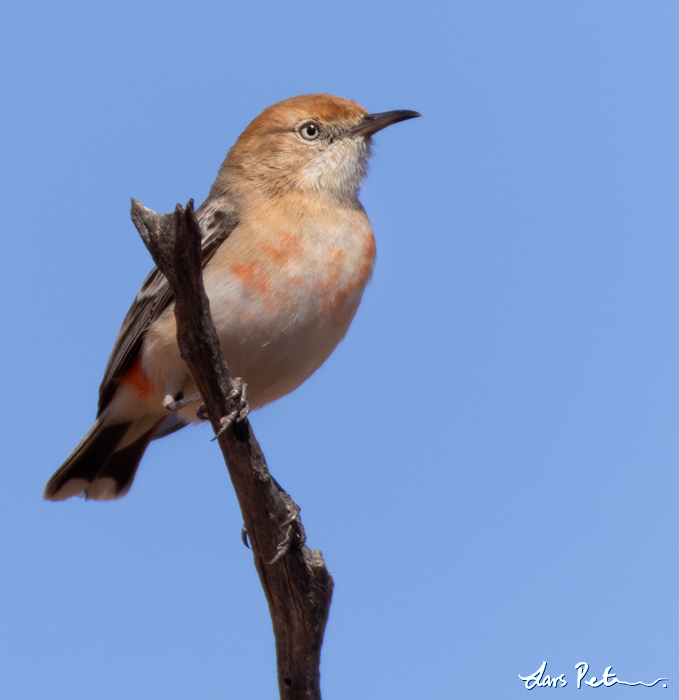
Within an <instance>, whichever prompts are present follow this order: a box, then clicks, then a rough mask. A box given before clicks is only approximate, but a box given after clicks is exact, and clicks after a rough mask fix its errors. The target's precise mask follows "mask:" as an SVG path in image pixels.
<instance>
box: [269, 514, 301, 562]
mask: <svg viewBox="0 0 679 700" xmlns="http://www.w3.org/2000/svg"><path fill="white" fill-rule="evenodd" d="M297 516H298V513H295V515H293V516H292V517H291V518H290V519H289V520H286V521H285V522H284V523H283V525H282V526H281V530H283V528H286V527H287V531H286V532H285V535H284V536H283V540H282V541H281V542H280V543H279V545H278V547H277V551H276V556H275V557H274V558H273V559H272V560H271V561H270V562H269V566H271V565H272V564H275V563H276V562H277V561H278V560H279V559H282V558H283V557H284V556H285V555H286V554H287V553H288V552H289V551H290V550H291V549H292V547H293V545H294V546H295V548H299V547H303V546H304V544H305V543H306V532H304V526H303V525H302V521H301V520H300V519H299V518H298V517H297Z"/></svg>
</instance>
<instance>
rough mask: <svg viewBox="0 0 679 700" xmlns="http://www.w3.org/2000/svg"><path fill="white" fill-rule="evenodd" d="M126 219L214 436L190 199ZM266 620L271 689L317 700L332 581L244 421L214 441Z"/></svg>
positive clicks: (218, 357) (210, 340)
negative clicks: (166, 300)
mask: <svg viewBox="0 0 679 700" xmlns="http://www.w3.org/2000/svg"><path fill="white" fill-rule="evenodd" d="M131 216H132V221H133V222H134V225H135V226H136V227H137V230H138V231H139V234H140V235H141V237H142V239H143V241H144V243H145V245H146V247H147V248H148V250H149V252H150V253H151V256H152V257H153V260H154V262H155V263H156V265H157V266H158V268H159V270H160V271H161V272H162V273H163V274H164V275H165V277H166V278H167V280H168V282H169V284H170V288H171V289H172V293H173V294H174V298H175V309H174V313H175V318H176V319H177V342H178V344H179V348H180V351H181V355H182V358H183V359H184V360H185V361H186V364H187V365H188V367H189V369H190V371H191V373H192V374H193V376H194V378H195V380H196V384H197V385H198V390H199V391H200V393H201V396H202V398H203V402H204V403H205V407H206V409H207V413H208V415H209V416H210V422H211V423H212V427H213V429H214V430H215V434H216V433H217V432H218V431H219V429H220V427H221V424H220V419H221V418H223V417H224V416H227V415H228V413H229V411H230V409H231V408H232V406H231V403H232V401H231V400H230V399H229V394H230V392H231V390H232V388H233V387H232V383H231V379H230V377H229V372H228V369H227V367H226V363H225V361H224V356H223V354H222V351H221V348H220V345H219V340H218V338H217V332H216V330H215V327H214V323H213V322H212V318H211V316H210V304H209V301H208V298H207V296H206V294H205V288H204V286H203V277H202V269H201V237H200V227H199V225H198V222H197V221H196V218H195V216H194V213H193V201H190V202H189V203H188V205H187V207H186V210H184V209H182V207H181V206H179V205H177V207H176V208H175V211H174V213H172V214H162V215H161V214H157V213H155V212H153V211H151V210H150V209H147V208H146V207H144V206H143V205H142V204H141V203H140V202H137V201H136V200H134V199H133V200H132V212H131ZM219 446H220V447H221V449H222V453H223V455H224V459H225V461H226V466H227V468H228V470H229V475H230V477H231V481H232V483H233V486H234V489H235V491H236V495H237V497H238V502H239V504H240V508H241V512H242V514H243V522H244V523H245V528H246V531H247V534H248V538H249V541H250V544H251V546H252V552H253V555H254V560H255V567H256V569H257V573H258V574H259V578H260V581H261V584H262V588H263V589H264V594H265V596H266V599H267V602H268V604H269V612H270V614H271V620H272V622H273V630H274V636H275V640H276V658H277V665H278V686H279V690H280V696H281V698H282V699H284V700H297V699H301V698H305V699H312V700H313V699H316V698H318V699H319V700H320V697H321V693H320V673H319V664H320V658H321V645H322V643H323V633H324V631H325V625H326V622H327V619H328V612H329V610H330V600H331V597H332V588H333V580H332V577H331V576H330V574H329V572H328V570H327V569H326V567H325V563H324V561H323V557H322V555H321V552H320V551H319V550H313V549H308V548H307V547H306V546H305V545H304V543H303V539H304V535H303V532H304V531H303V529H302V528H301V523H300V522H299V508H298V506H297V505H296V504H295V503H294V502H293V501H292V499H291V498H290V497H289V496H288V494H286V493H285V492H284V491H282V489H280V487H279V486H278V484H277V483H276V482H275V480H274V479H272V477H271V476H270V474H269V470H268V468H267V465H266V461H265V459H264V455H263V454H262V451H261V449H260V447H259V444H258V442H257V440H256V439H255V436H254V433H253V432H252V429H251V427H250V423H249V422H248V421H247V419H246V420H244V421H242V422H238V423H234V424H233V425H232V426H231V427H230V428H229V429H228V430H226V431H225V433H224V434H223V435H222V436H221V437H220V438H219Z"/></svg>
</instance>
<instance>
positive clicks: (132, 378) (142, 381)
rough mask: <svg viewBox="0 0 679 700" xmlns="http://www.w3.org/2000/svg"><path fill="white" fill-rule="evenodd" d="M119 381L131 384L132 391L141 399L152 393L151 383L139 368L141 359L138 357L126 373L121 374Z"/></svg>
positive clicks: (140, 367)
mask: <svg viewBox="0 0 679 700" xmlns="http://www.w3.org/2000/svg"><path fill="white" fill-rule="evenodd" d="M120 380H121V381H124V382H127V383H128V384H131V385H132V387H133V388H134V390H135V391H136V392H137V393H138V394H139V396H140V397H142V398H144V397H146V396H148V395H149V394H151V393H152V392H153V391H154V389H153V387H152V385H151V382H150V381H149V379H148V377H147V376H146V375H145V374H144V370H143V369H142V366H141V359H140V358H139V357H137V359H136V360H135V361H134V362H133V363H132V365H131V366H130V368H129V369H128V370H127V372H125V374H123V376H122V377H121V378H120Z"/></svg>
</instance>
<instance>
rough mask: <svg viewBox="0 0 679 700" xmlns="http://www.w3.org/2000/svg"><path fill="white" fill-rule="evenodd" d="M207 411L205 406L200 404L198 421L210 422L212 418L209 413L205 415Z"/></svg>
mask: <svg viewBox="0 0 679 700" xmlns="http://www.w3.org/2000/svg"><path fill="white" fill-rule="evenodd" d="M205 411H206V408H205V404H204V403H202V404H200V406H198V408H197V409H196V418H198V420H210V416H208V415H207V413H205Z"/></svg>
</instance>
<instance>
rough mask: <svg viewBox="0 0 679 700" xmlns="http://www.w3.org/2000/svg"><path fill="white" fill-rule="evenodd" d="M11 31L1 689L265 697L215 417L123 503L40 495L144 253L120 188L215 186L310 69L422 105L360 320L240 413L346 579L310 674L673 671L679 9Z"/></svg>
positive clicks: (397, 14)
mask: <svg viewBox="0 0 679 700" xmlns="http://www.w3.org/2000/svg"><path fill="white" fill-rule="evenodd" d="M0 32H1V33H2V42H1V43H0V66H1V67H0V75H1V77H0V92H1V94H2V105H3V106H2V129H1V130H0V139H1V141H2V144H1V149H2V166H1V168H0V179H1V183H0V184H1V189H2V193H3V200H4V207H3V209H4V211H3V217H2V219H3V221H2V256H1V258H0V286H1V293H2V302H3V303H2V318H3V321H2V327H3V342H2V349H1V350H0V352H1V353H2V360H3V362H2V367H3V372H2V386H3V395H4V399H3V400H2V402H1V405H0V411H2V444H3V457H2V471H1V474H2V489H1V495H0V498H1V499H2V507H1V508H0V562H1V566H0V697H2V698H11V699H12V700H24V699H30V700H34V699H36V698H39V699H41V700H42V699H43V698H45V699H49V700H60V699H62V698H63V699H68V700H81V699H83V700H91V699H92V698H96V699H97V700H109V699H116V700H118V699H120V698H126V699H129V700H133V699H134V700H136V699H142V698H143V699H148V698H163V699H164V700H165V699H174V698H177V699H180V698H234V699H235V698H238V699H239V700H241V699H242V700H249V699H251V698H252V699H255V698H256V699H261V698H272V699H273V698H275V697H277V688H276V680H275V666H274V647H273V638H272V634H271V629H270V622H269V618H268V612H267V607H266V603H265V600H264V596H263V594H262V592H261V589H260V586H259V583H258V580H257V577H256V574H255V571H254V567H253V565H252V557H251V554H250V552H249V551H248V550H246V549H245V548H244V547H243V545H242V544H241V541H240V528H241V517H240V514H239V511H238V508H237V505H236V501H235V498H234V495H233V493H232V489H231V485H230V483H229V480H228V475H227V472H226V469H225V467H224V465H223V463H222V459H221V454H220V452H219V449H218V447H217V446H216V444H211V443H210V437H211V434H210V429H209V427H207V426H203V427H196V428H192V429H187V430H185V431H182V432H181V433H178V434H176V435H173V436H171V437H168V438H167V439H165V440H163V441H160V442H156V443H154V444H152V445H151V447H150V449H149V451H148V453H147V455H146V457H145V459H144V461H143V463H142V466H141V468H140V471H139V474H138V476H137V479H136V482H135V484H134V487H133V489H132V491H131V492H130V494H129V495H128V496H127V497H125V498H124V499H122V500H121V501H118V502H114V503H92V502H84V501H82V500H79V499H72V500H70V501H68V502H66V503H61V504H53V503H45V502H43V500H42V499H41V496H40V494H41V490H42V487H43V485H44V483H45V481H46V480H47V479H48V477H49V476H50V475H51V474H52V472H53V471H54V470H55V469H56V468H57V467H58V466H59V465H60V463H61V462H62V460H63V459H64V458H65V457H66V455H67V454H68V453H69V452H70V451H71V450H72V449H73V447H75V445H76V444H77V443H78V441H79V440H80V438H81V437H82V436H83V434H84V433H85V431H86V430H87V429H88V428H89V426H90V424H91V423H92V421H93V420H94V417H95V412H96V402H97V390H98V386H99V382H100V380H101V377H102V374H103V370H104V366H105V364H106V360H107V357H108V353H109V350H110V348H111V346H112V343H113V340H114V338H115V336H116V333H117V331H118V328H119V326H120V323H121V321H122V319H123V316H124V314H125V312H126V311H127V308H128V307H129V304H130V303H131V301H132V299H133V298H134V295H135V293H136V291H137V288H138V286H139V284H140V283H141V281H142V280H143V278H144V276H145V274H146V273H147V272H148V270H149V269H150V267H151V265H152V263H151V260H150V257H149V255H148V253H147V252H146V250H145V249H144V247H143V245H142V243H141V241H140V239H139V237H138V235H137V233H136V231H135V229H134V227H133V226H132V224H131V222H130V221H129V198H130V197H131V196H134V197H136V198H137V199H139V200H141V201H142V202H143V203H144V204H146V205H147V206H149V207H152V208H153V209H155V210H158V211H170V210H171V209H172V208H173V207H174V205H175V203H176V202H182V203H185V202H186V201H187V200H188V199H189V198H191V197H193V198H195V200H196V202H197V203H199V202H201V201H202V200H203V199H204V197H205V196H206V195H207V192H208V189H209V187H210V184H211V183H212V181H213V179H214V176H215V174H216V171H217V168H218V166H219V164H220V163H221V161H222V159H223V157H224V155H225V154H226V152H227V150H228V148H229V147H230V146H231V144H232V143H233V142H234V140H235V139H236V137H237V136H238V134H239V133H240V132H241V131H242V129H243V128H244V127H245V126H246V125H247V123H248V122H249V121H250V120H251V119H252V118H253V117H255V116H256V115H257V114H258V113H259V112H260V111H261V110H262V109H263V108H264V107H266V106H267V105H269V104H271V103H273V102H277V101H278V100H281V99H284V98H286V97H290V96H292V95H296V94H303V93H311V92H330V93H333V94H337V95H341V96H344V97H350V98H353V99H355V100H357V101H358V102H359V103H361V104H363V105H364V106H365V107H366V108H368V109H369V110H371V111H386V110H392V109H414V110H418V111H420V112H421V113H422V114H423V115H424V117H423V118H422V119H417V120H412V121H408V122H405V123H403V124H398V125H395V126H393V127H390V128H389V129H387V130H386V131H384V132H381V133H380V134H378V135H377V137H376V138H375V148H374V157H373V160H372V167H371V172H370V176H369V178H368V180H367V183H366V186H365V188H364V191H363V194H362V201H363V203H364V205H365V207H366V209H367V211H368V214H369V216H370V218H371V221H372V223H373V227H374V230H375V233H376V237H377V244H378V261H377V268H376V272H375V276H374V279H373V281H372V283H371V285H370V287H369V288H368V290H367V292H366V295H365V298H364V301H363V304H362V306H361V308H360V310H359V313H358V315H357V317H356V319H355V321H354V324H353V326H352V328H351V330H350V331H349V334H348V336H347V338H346V340H345V341H344V342H343V343H342V344H341V345H340V347H339V348H338V349H337V351H336V352H335V354H334V355H333V356H332V357H331V359H330V360H329V361H328V362H327V363H326V365H325V366H324V367H323V368H322V369H321V370H320V371H319V372H318V373H317V374H316V375H315V376H314V377H313V378H312V379H310V380H309V381H308V382H307V383H306V384H305V385H304V386H303V387H302V388H301V389H300V390H298V391H297V392H296V393H295V394H294V395H292V396H290V397H287V398H285V399H283V400H281V401H279V402H278V403H277V404H275V405H273V406H270V407H268V408H266V409H264V410H262V411H261V412H259V413H257V414H256V415H253V416H252V423H253V426H254V429H255V432H256V435H257V437H258V438H259V440H260V442H261V444H262V447H263V449H264V452H265V454H266V456H267V459H268V461H269V464H270V467H271V470H272V473H273V474H274V475H275V477H276V478H277V479H278V480H279V481H280V482H281V484H283V486H285V488H286V489H287V490H288V491H289V492H290V493H291V494H292V496H293V497H294V498H295V500H296V501H297V502H298V503H299V504H300V505H301V507H302V516H303V520H304V524H305V526H306V528H307V532H308V535H309V545H310V546H312V547H318V548H320V549H322V551H323V554H324V556H325V559H326V562H327V565H328V567H329V569H330V571H331V573H332V574H333V576H334V578H335V582H336V588H335V596H334V601H333V606H332V610H331V614H330V621H329V624H328V628H327V633H326V640H325V646H324V649H323V662H322V687H323V693H324V698H325V699H326V700H339V699H340V698H342V699H344V698H352V699H355V700H364V699H366V700H367V699H373V698H390V700H401V699H403V700H413V699H417V698H444V699H445V698H495V699H497V698H502V699H506V698H519V697H525V696H526V693H527V692H528V691H527V690H526V689H525V688H524V687H523V684H522V683H521V681H520V680H519V678H518V675H519V674H522V675H527V674H529V673H531V672H533V671H535V670H536V669H537V668H538V667H539V666H540V664H541V663H542V662H543V661H547V662H548V666H547V673H550V674H553V675H559V674H561V673H564V674H565V677H566V679H567V680H568V686H566V687H565V688H561V689H559V690H552V689H549V690H548V689H536V690H533V691H532V693H533V694H534V695H540V694H542V695H545V694H558V695H559V696H572V695H573V694H574V693H575V694H579V693H582V694H583V696H584V695H592V696H594V695H596V696H597V697H598V696H602V697H603V696H611V697H613V696H615V697H620V698H622V697H625V698H627V697H630V698H632V697H634V698H642V697H651V696H652V695H653V696H659V697H662V698H669V697H670V695H671V694H673V692H676V688H677V687H678V686H679V644H678V639H677V637H678V629H679V625H678V622H679V620H678V617H679V616H678V612H679V606H678V603H677V600H678V598H679V593H678V591H679V507H678V496H679V478H678V470H677V466H678V462H679V275H678V274H677V271H678V266H679V235H678V233H679V198H678V195H677V192H678V190H677V185H678V177H677V176H678V174H679V147H678V146H679V144H678V138H677V127H678V125H679V91H678V89H677V86H678V85H679V81H678V78H679V75H678V74H679V48H678V42H677V36H678V33H679V4H677V2H676V0H673V1H668V2H661V1H654V2H626V1H624V0H616V1H615V2H613V1H611V2H603V1H595V2H573V1H572V0H568V1H565V0H563V1H555V2H544V1H543V0H536V1H534V2H528V1H523V0H519V1H517V2H505V1H499V2H490V1H473V2H472V1H471V0H470V1H465V2H438V3H431V4H429V3H422V2H418V3H416V2H399V1H398V0H396V1H393V0H392V2H390V3H388V4H387V3H382V4H378V3H373V4H371V3H366V2H358V1H356V0H349V1H347V2H342V3H339V2H338V3H287V2H286V3H283V2H265V3H258V2H252V3H244V2H208V1H206V0H194V1H193V2H190V3H189V2H163V3H161V2H144V1H141V2H139V1H138V2H129V1H128V0H116V1H115V2H109V1H108V0H103V1H100V2H97V3H91V2H88V3H85V2H75V1H72V0H64V2H60V3H53V2H50V3H47V2H35V1H33V0H25V1H24V2H22V3H17V2H14V3H5V4H3V6H2V9H0ZM582 661H584V662H587V663H589V665H590V672H589V674H588V677H590V676H591V675H596V676H597V677H600V676H601V674H602V673H603V671H604V669H605V668H606V667H607V666H610V665H612V666H613V672H615V673H617V674H618V676H619V677H620V678H621V679H622V680H626V681H630V682H634V681H644V682H651V681H653V680H655V679H656V678H658V677H667V678H668V679H669V680H668V681H667V684H668V688H667V689H666V690H665V689H663V688H662V683H660V684H658V685H656V686H655V687H654V688H652V689H646V688H642V687H636V688H625V687H622V686H618V687H616V688H609V689H606V688H599V689H597V690H593V689H590V688H583V689H582V690H580V691H578V690H577V689H576V683H575V680H576V677H575V676H576V674H575V668H574V667H575V664H576V663H578V662H582ZM673 688H674V689H675V691H673V690H672V689H673Z"/></svg>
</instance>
